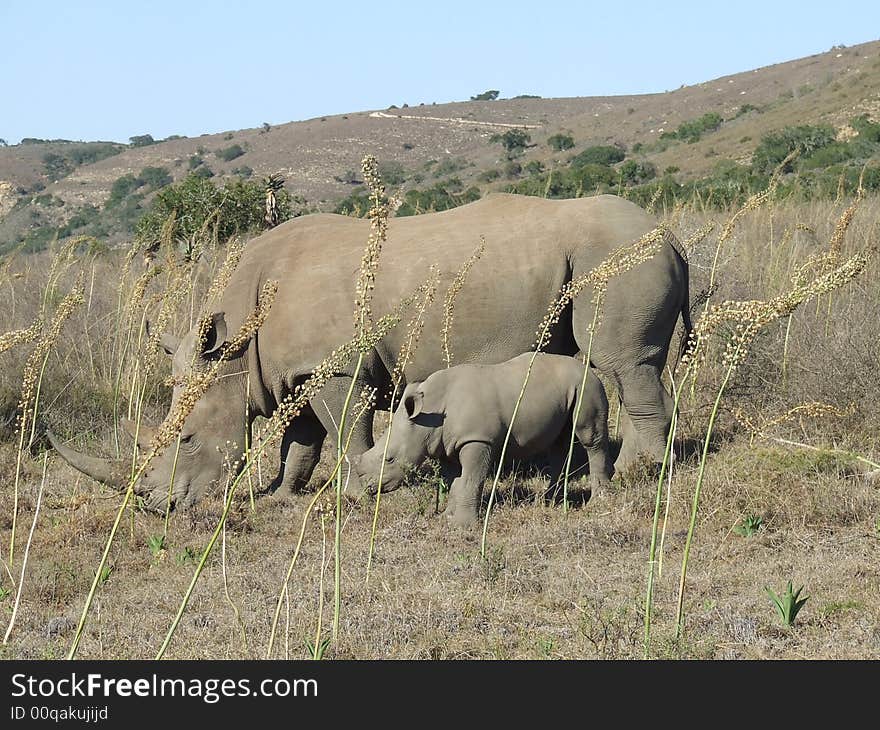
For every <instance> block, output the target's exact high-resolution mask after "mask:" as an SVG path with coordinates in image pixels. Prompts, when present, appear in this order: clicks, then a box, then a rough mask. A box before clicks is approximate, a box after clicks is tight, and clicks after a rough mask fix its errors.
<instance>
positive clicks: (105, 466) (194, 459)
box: [48, 313, 253, 509]
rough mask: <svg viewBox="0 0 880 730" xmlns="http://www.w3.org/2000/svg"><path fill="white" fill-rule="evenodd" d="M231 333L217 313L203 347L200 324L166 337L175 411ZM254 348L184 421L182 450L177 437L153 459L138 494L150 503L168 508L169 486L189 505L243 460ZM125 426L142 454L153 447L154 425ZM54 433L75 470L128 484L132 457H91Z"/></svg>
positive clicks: (224, 371) (177, 500)
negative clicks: (188, 380)
mask: <svg viewBox="0 0 880 730" xmlns="http://www.w3.org/2000/svg"><path fill="white" fill-rule="evenodd" d="M226 333H227V328H226V320H225V316H224V315H223V313H217V314H214V315H213V316H212V318H211V324H210V326H209V328H208V331H207V333H206V335H205V337H204V338H203V339H202V343H201V345H197V340H198V339H199V336H198V335H199V333H198V325H196V327H194V328H193V329H192V330H190V331H189V332H188V333H187V334H186V335H185V336H184V337H183V339H177V338H174V337H172V336H170V335H163V336H162V338H161V345H162V349H163V350H164V351H165V353H166V354H167V355H169V356H170V357H171V358H172V365H171V371H172V375H173V376H174V383H175V385H174V392H173V394H172V401H171V409H170V410H172V411H173V408H174V406H175V405H176V403H177V401H178V399H179V398H180V396H181V394H182V392H183V390H184V388H183V385H182V382H183V379H184V378H185V376H186V374H187V373H188V372H189V371H190V370H191V368H193V367H205V366H207V365H208V364H209V363H211V362H212V361H213V360H215V359H216V358H217V357H218V356H219V353H220V350H221V348H222V347H223V346H224V344H225V343H226ZM251 342H253V340H251ZM249 349H250V348H249V344H246V345H244V346H243V348H242V350H241V352H239V353H234V354H233V355H232V356H231V357H230V358H229V359H228V361H224V362H223V363H222V364H221V365H220V368H219V370H218V374H217V377H216V378H215V380H214V381H213V383H212V384H211V386H210V387H209V388H208V390H207V391H206V392H205V393H204V394H203V395H202V396H201V397H200V398H199V399H198V401H196V403H195V406H194V407H193V409H192V410H191V411H190V413H189V415H188V416H187V417H186V419H185V421H184V423H183V427H182V429H181V430H180V437H179V441H180V445H179V448H178V444H177V441H176V440H175V441H172V442H171V445H170V446H168V447H167V448H165V449H164V450H163V451H161V452H159V453H158V454H157V455H156V456H155V457H154V458H153V460H152V461H151V462H150V466H149V468H148V470H147V471H146V472H145V473H144V474H143V475H142V477H141V478H140V480H139V481H138V483H137V484H136V485H135V493H136V494H138V495H140V496H142V497H143V498H144V501H145V503H146V505H147V506H148V507H150V508H154V509H164V508H165V505H166V503H167V501H168V498H169V487H170V489H171V503H172V506H174V505H175V504H177V505H182V506H184V507H189V506H191V505H193V504H195V503H196V502H198V501H199V499H201V498H202V497H203V496H204V495H205V493H206V492H208V491H209V490H210V488H211V487H212V486H214V485H215V484H217V482H219V481H220V479H221V478H222V477H223V476H224V475H225V473H226V467H227V466H228V465H229V464H233V463H240V461H241V458H240V457H241V456H242V454H243V453H244V445H245V443H246V440H245V439H246V437H247V436H249V435H250V434H249V431H250V422H246V418H245V398H246V396H247V393H246V389H247V380H248V359H249V358H248V350H249ZM252 417H253V413H251V418H252ZM122 426H123V428H124V429H125V430H126V431H128V432H129V433H131V434H132V435H133V436H136V438H137V441H138V446H139V448H140V450H141V453H145V452H146V451H148V450H149V449H150V442H151V441H152V438H153V435H154V433H155V429H154V428H151V427H149V426H146V425H145V424H141V425H140V427H139V428H137V427H136V426H135V424H133V423H131V422H129V421H125V420H123V423H122ZM48 436H49V439H50V441H51V442H52V445H53V446H54V447H55V449H56V450H57V451H58V453H59V454H60V455H61V456H62V457H63V458H64V459H65V461H67V462H68V463H69V464H70V465H71V466H73V467H74V468H75V469H78V470H79V471H81V472H83V473H84V474H86V475H88V476H90V477H92V478H93V479H96V480H97V481H99V482H103V483H104V484H108V485H110V486H112V487H116V488H119V489H124V488H126V487H127V484H128V477H129V474H130V471H131V461H130V459H103V458H98V457H95V456H89V455H87V454H82V453H79V452H77V451H74V450H73V449H70V448H68V447H67V446H65V445H64V444H62V443H61V442H60V441H59V439H58V438H57V437H55V436H54V435H53V434H51V433H50V434H48ZM172 474H173V481H172Z"/></svg>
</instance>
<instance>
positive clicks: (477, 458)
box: [443, 442, 492, 527]
mask: <svg viewBox="0 0 880 730" xmlns="http://www.w3.org/2000/svg"><path fill="white" fill-rule="evenodd" d="M491 456H492V452H491V449H490V448H489V445H488V444H484V443H478V442H471V443H468V444H465V445H464V446H462V447H461V449H459V451H458V461H459V463H460V464H461V474H460V475H459V476H457V477H456V478H455V479H454V480H453V482H452V485H451V486H450V487H449V502H448V503H447V505H446V511H445V512H444V513H443V515H444V516H445V517H446V519H447V520H449V522H450V524H452V525H455V526H456V527H473V526H475V525H476V524H477V523H478V522H479V513H480V501H481V499H482V496H483V484H484V483H485V481H486V477H487V476H488V475H489V464H490V462H491Z"/></svg>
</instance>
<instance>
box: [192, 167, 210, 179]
mask: <svg viewBox="0 0 880 730" xmlns="http://www.w3.org/2000/svg"><path fill="white" fill-rule="evenodd" d="M192 174H193V175H195V176H196V177H201V178H205V179H207V178H209V177H214V171H213V170H212V169H211V168H210V167H208V166H207V165H202V166H201V167H198V168H196V171H195V172H193V173H192Z"/></svg>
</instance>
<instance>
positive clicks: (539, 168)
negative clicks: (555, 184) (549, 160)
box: [523, 160, 544, 175]
mask: <svg viewBox="0 0 880 730" xmlns="http://www.w3.org/2000/svg"><path fill="white" fill-rule="evenodd" d="M523 169H524V170H525V171H526V172H527V173H529V175H540V174H541V173H542V172H544V163H543V162H541V161H540V160H529V161H528V162H527V163H526V164H525V166H524V167H523Z"/></svg>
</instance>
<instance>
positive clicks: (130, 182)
mask: <svg viewBox="0 0 880 730" xmlns="http://www.w3.org/2000/svg"><path fill="white" fill-rule="evenodd" d="M143 184H144V183H143V182H142V181H141V180H140V179H139V178H137V177H135V176H134V175H131V174H129V175H123V176H122V177H119V178H116V180H115V181H114V183H113V185H112V186H110V197H109V198H107V202H106V204H105V207H107V208H115V207H116V206H117V205H119V204H120V203H121V202H122V201H123V200H125V198H127V197H128V196H129V195H131V194H132V193H133V192H134V191H135V190H137V189H138V188H139V187H141V186H142V185H143Z"/></svg>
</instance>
